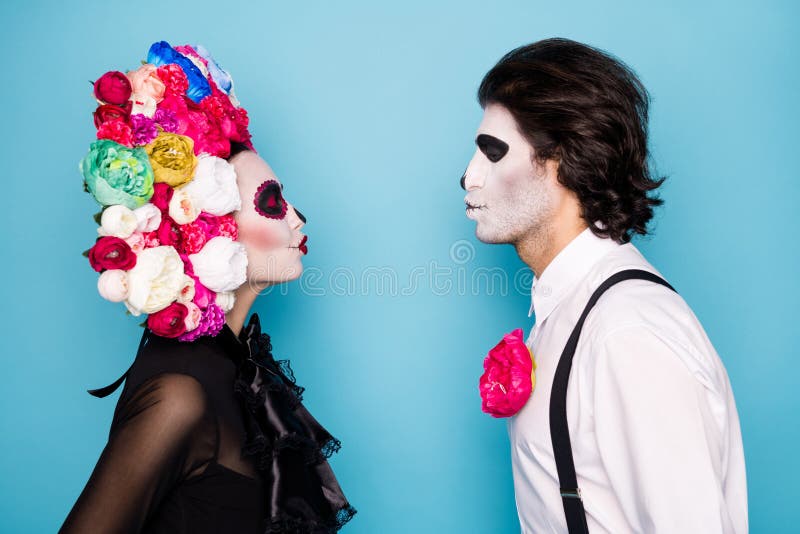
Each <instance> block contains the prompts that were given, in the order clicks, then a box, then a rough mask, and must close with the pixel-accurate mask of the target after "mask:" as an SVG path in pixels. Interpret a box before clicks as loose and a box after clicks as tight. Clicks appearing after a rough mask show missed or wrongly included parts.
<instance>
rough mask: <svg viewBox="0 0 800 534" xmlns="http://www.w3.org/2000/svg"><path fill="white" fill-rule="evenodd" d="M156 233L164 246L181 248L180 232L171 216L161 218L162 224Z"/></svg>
mask: <svg viewBox="0 0 800 534" xmlns="http://www.w3.org/2000/svg"><path fill="white" fill-rule="evenodd" d="M156 231H157V232H158V241H159V242H160V243H161V244H162V245H169V246H173V247H176V248H178V247H180V243H181V233H180V230H179V228H178V225H177V224H175V221H173V220H172V218H171V217H170V216H169V215H162V216H161V224H160V225H159V227H158V230H156Z"/></svg>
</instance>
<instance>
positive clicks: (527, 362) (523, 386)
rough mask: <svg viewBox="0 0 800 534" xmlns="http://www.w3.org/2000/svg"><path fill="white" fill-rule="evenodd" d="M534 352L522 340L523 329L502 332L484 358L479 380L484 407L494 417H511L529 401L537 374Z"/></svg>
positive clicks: (482, 407)
mask: <svg viewBox="0 0 800 534" xmlns="http://www.w3.org/2000/svg"><path fill="white" fill-rule="evenodd" d="M535 368H536V364H535V363H534V361H533V355H532V354H531V351H530V349H529V348H528V346H527V345H525V342H524V341H523V340H522V329H521V328H517V329H516V330H514V331H513V332H511V333H509V334H506V335H505V336H503V339H502V340H501V341H500V343H498V344H497V345H496V346H495V347H494V348H493V349H492V350H490V351H489V354H488V355H487V356H486V358H485V359H484V360H483V369H484V373H483V375H481V378H480V381H479V390H480V394H481V399H482V400H483V402H482V404H481V409H482V410H483V411H484V412H486V413H488V414H490V415H491V416H492V417H509V416H512V415H514V414H516V413H517V412H518V411H519V410H520V409H522V407H523V406H524V405H525V403H526V402H528V399H529V398H530V396H531V392H532V391H533V387H534V385H535V384H536V377H535V375H534V374H533V370H534V369H535Z"/></svg>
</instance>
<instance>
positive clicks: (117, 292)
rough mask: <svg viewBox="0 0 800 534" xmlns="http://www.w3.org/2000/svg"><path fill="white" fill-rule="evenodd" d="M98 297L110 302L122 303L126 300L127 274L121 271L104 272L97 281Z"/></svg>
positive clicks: (110, 270)
mask: <svg viewBox="0 0 800 534" xmlns="http://www.w3.org/2000/svg"><path fill="white" fill-rule="evenodd" d="M97 290H98V291H99V292H100V296H101V297H103V298H104V299H106V300H110V301H111V302H122V301H123V300H125V299H126V298H128V273H127V272H125V271H123V270H122V269H109V270H107V271H104V272H103V274H101V275H100V278H98V279H97Z"/></svg>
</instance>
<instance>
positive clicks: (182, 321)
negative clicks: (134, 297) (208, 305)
mask: <svg viewBox="0 0 800 534" xmlns="http://www.w3.org/2000/svg"><path fill="white" fill-rule="evenodd" d="M187 315H189V308H187V307H186V306H184V305H183V304H181V303H179V302H173V303H172V304H170V305H169V306H167V307H166V308H164V309H163V310H161V311H157V312H155V313H151V314H150V315H149V316H148V317H147V327H148V328H149V329H150V330H152V331H153V333H154V334H156V335H158V336H161V337H178V336H179V335H181V334H183V333H184V332H186V316H187Z"/></svg>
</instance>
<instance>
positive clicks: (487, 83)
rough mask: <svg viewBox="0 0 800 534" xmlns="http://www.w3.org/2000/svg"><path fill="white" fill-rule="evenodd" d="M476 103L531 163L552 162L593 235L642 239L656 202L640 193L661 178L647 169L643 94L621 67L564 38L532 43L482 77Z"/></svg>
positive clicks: (645, 100) (629, 72) (623, 240)
mask: <svg viewBox="0 0 800 534" xmlns="http://www.w3.org/2000/svg"><path fill="white" fill-rule="evenodd" d="M478 101H479V102H480V104H481V107H484V108H485V107H486V106H487V105H489V104H500V105H502V106H503V107H505V108H506V109H508V110H509V111H510V112H511V114H512V115H513V116H514V118H515V119H516V121H517V124H518V126H519V128H520V131H521V133H522V134H523V135H524V136H525V137H526V138H527V139H528V141H529V142H530V143H531V145H532V146H533V148H534V151H535V158H536V160H537V162H538V163H543V162H544V161H545V160H548V159H553V160H556V161H558V180H559V182H560V183H561V184H562V185H563V186H564V187H566V188H567V189H569V190H571V191H573V192H574V193H575V194H576V195H577V197H578V200H579V201H580V204H581V207H582V217H583V219H584V220H585V221H586V223H587V224H588V225H589V227H590V228H591V229H592V231H593V232H594V233H595V234H597V235H599V236H603V237H606V236H607V237H611V238H612V239H614V240H616V241H618V242H621V243H627V242H629V241H630V239H631V234H632V233H637V234H641V235H646V234H647V223H648V222H649V221H650V219H651V218H652V217H653V207H654V206H658V205H660V204H661V203H662V200H660V199H659V198H652V197H648V196H647V193H648V192H649V191H652V190H654V189H656V188H658V187H659V186H660V185H661V184H662V183H663V181H664V178H660V179H658V178H654V177H653V176H652V175H651V170H650V169H649V167H648V150H647V117H648V101H649V95H648V93H647V90H646V89H645V88H644V85H642V82H641V81H640V80H639V78H638V77H637V76H636V74H635V73H634V72H633V71H632V70H631V69H630V68H629V67H627V66H626V65H625V64H624V63H622V62H621V61H619V60H618V59H616V58H614V57H611V56H610V55H609V54H607V53H605V52H602V51H600V50H598V49H596V48H592V47H590V46H587V45H584V44H581V43H577V42H575V41H571V40H568V39H546V40H543V41H538V42H536V43H533V44H530V45H527V46H522V47H520V48H517V49H515V50H512V51H511V52H509V53H508V54H506V55H505V56H504V57H503V58H502V59H501V60H500V61H499V62H498V63H497V65H495V66H494V67H493V68H492V69H491V70H490V71H489V72H488V73H487V74H486V76H485V77H484V78H483V81H482V82H481V85H480V88H479V89H478ZM597 222H600V223H601V224H600V225H598V224H596V223H597Z"/></svg>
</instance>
